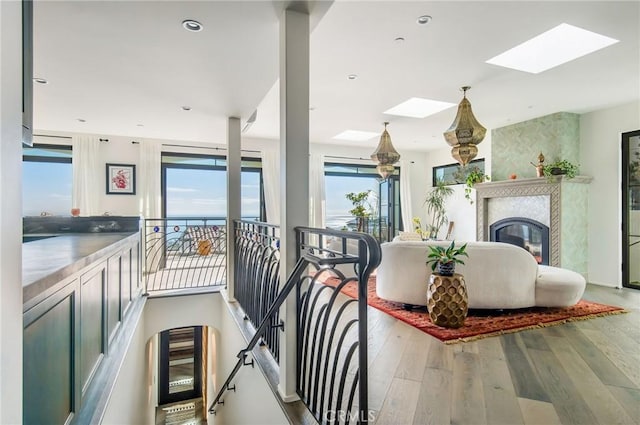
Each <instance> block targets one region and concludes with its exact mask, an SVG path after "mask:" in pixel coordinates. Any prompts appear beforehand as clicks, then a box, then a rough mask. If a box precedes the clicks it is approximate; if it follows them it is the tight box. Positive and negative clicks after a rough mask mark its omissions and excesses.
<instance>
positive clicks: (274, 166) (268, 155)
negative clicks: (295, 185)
mask: <svg viewBox="0 0 640 425" xmlns="http://www.w3.org/2000/svg"><path fill="white" fill-rule="evenodd" d="M262 179H263V183H264V207H265V210H266V211H267V223H270V224H280V155H279V154H278V151H275V150H273V151H271V150H268V151H263V152H262Z"/></svg>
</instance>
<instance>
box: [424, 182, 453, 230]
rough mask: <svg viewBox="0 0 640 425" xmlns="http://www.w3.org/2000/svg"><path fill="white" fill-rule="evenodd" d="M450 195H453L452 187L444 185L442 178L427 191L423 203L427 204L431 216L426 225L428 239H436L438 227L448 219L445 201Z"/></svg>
mask: <svg viewBox="0 0 640 425" xmlns="http://www.w3.org/2000/svg"><path fill="white" fill-rule="evenodd" d="M451 195H453V189H452V188H451V187H449V186H446V185H445V184H444V182H443V181H442V180H440V181H438V183H437V185H436V186H435V187H434V188H432V189H431V190H430V191H429V193H427V198H426V199H425V201H424V203H425V204H426V205H427V213H428V214H429V215H430V216H431V224H429V225H428V231H429V238H430V239H437V238H438V233H439V232H440V229H441V228H442V226H443V225H444V224H445V223H447V222H448V221H449V220H448V219H447V211H446V210H445V201H446V200H447V198H449V197H450V196H451Z"/></svg>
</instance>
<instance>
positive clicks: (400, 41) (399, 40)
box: [393, 37, 404, 43]
mask: <svg viewBox="0 0 640 425" xmlns="http://www.w3.org/2000/svg"><path fill="white" fill-rule="evenodd" d="M393 41H395V42H396V43H402V42H403V41H404V37H396V38H395V39H394V40H393Z"/></svg>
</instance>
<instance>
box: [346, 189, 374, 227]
mask: <svg viewBox="0 0 640 425" xmlns="http://www.w3.org/2000/svg"><path fill="white" fill-rule="evenodd" d="M370 194H371V191H370V190H367V191H364V192H359V193H354V192H350V193H347V194H346V195H345V196H346V198H347V199H348V200H349V201H351V203H352V204H353V208H352V209H350V210H349V214H351V215H353V216H354V217H355V218H356V223H357V228H358V232H364V231H366V230H367V219H368V218H369V217H370V216H371V211H370V209H371V208H370V207H371V205H370V204H369V202H368V199H369V195H370Z"/></svg>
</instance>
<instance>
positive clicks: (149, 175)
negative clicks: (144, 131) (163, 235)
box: [139, 140, 162, 218]
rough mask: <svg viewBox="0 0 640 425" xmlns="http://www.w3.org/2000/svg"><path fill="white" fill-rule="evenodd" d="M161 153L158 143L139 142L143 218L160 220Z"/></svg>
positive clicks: (150, 141) (141, 213)
mask: <svg viewBox="0 0 640 425" xmlns="http://www.w3.org/2000/svg"><path fill="white" fill-rule="evenodd" d="M161 153H162V146H161V144H160V142H157V141H152V140H143V141H142V142H140V185H139V188H140V189H139V193H140V215H141V216H142V217H145V218H162V217H160V216H161V214H162V206H161V197H162V190H161V182H160V161H161Z"/></svg>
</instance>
